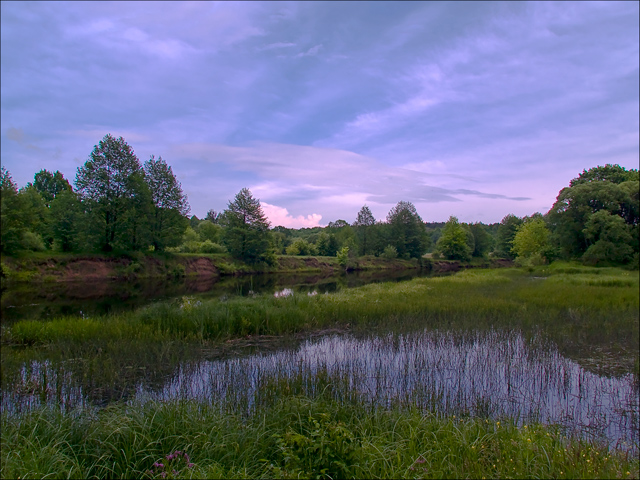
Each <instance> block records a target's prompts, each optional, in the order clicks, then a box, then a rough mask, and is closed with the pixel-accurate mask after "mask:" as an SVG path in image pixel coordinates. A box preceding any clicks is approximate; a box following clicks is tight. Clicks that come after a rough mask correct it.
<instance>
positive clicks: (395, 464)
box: [0, 264, 640, 478]
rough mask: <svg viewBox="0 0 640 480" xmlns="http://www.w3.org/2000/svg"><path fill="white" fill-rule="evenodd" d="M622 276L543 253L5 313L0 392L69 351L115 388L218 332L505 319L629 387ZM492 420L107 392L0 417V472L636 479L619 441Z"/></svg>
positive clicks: (329, 401) (197, 349)
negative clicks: (333, 285) (277, 286)
mask: <svg viewBox="0 0 640 480" xmlns="http://www.w3.org/2000/svg"><path fill="white" fill-rule="evenodd" d="M638 283H639V282H638V272H629V271H625V270H621V269H615V268H601V269H595V268H588V267H581V266H576V265H570V264H552V265H551V266H546V267H538V268H536V269H532V270H530V271H529V270H521V269H499V270H468V271H464V272H461V273H458V274H456V275H454V276H449V277H440V278H418V279H414V280H411V281H408V282H401V283H384V284H370V285H367V286H364V287H359V288H355V289H348V290H342V291H340V292H337V293H332V294H328V295H324V294H322V293H319V294H317V295H306V294H305V295H299V294H296V295H289V296H286V295H285V296H281V297H275V296H273V295H269V296H260V295H258V296H255V297H249V298H229V299H222V300H218V299H215V300H207V301H200V300H198V299H197V298H195V297H182V298H181V299H180V300H179V301H174V302H167V303H159V304H155V305H152V306H149V307H145V308H142V309H140V310H138V311H135V312H131V313H126V314H116V315H110V316H104V317H96V318H84V319H80V318H75V317H63V318H55V319H52V320H48V321H19V322H17V323H15V324H13V325H11V326H3V328H2V343H3V348H2V353H1V358H2V364H1V377H2V387H3V391H5V389H6V388H7V387H8V386H10V385H14V384H16V382H18V381H19V377H20V375H22V374H21V373H20V372H21V369H22V368H23V367H24V365H28V364H30V363H31V362H33V361H40V362H45V361H47V362H50V364H51V365H52V366H53V365H57V364H59V363H60V362H63V361H70V359H74V360H77V363H81V364H82V368H81V369H80V370H79V372H81V373H80V376H81V377H82V378H85V379H86V382H87V383H86V384H83V385H85V387H86V388H87V390H88V389H89V387H90V385H91V382H94V383H100V384H101V385H104V384H107V385H108V384H109V382H112V383H113V384H114V385H115V384H116V383H117V382H120V381H122V378H123V377H127V376H129V377H130V383H131V384H133V383H135V382H136V381H137V379H139V377H137V376H136V375H138V374H139V372H141V371H149V370H153V371H154V373H153V374H152V375H157V376H158V377H159V378H160V377H163V376H165V375H168V374H170V373H171V371H172V368H173V366H175V365H176V364H177V363H178V362H183V361H185V360H186V359H189V358H195V359H197V358H198V356H199V355H202V352H204V351H208V350H212V349H216V348H217V347H219V346H224V345H228V344H229V341H235V340H234V339H244V340H246V339H254V340H257V339H260V338H271V337H285V338H286V336H288V335H295V334H298V335H304V334H308V333H311V332H319V331H320V332H321V331H325V330H327V329H339V330H351V331H354V332H356V331H375V330H376V329H378V330H379V331H381V332H384V331H386V332H388V331H396V332H403V331H411V330H419V329H425V328H426V329H429V330H443V331H447V330H448V331H452V330H455V331H471V330H478V329H481V330H482V329H509V330H514V329H515V330H518V331H521V332H522V334H523V335H524V336H530V337H537V336H543V337H545V338H547V339H548V340H550V341H552V342H554V343H555V344H557V346H558V349H559V351H560V352H562V354H563V355H565V356H567V357H569V358H573V359H575V360H576V361H577V362H579V363H580V364H581V365H585V368H589V369H591V370H593V371H594V372H596V373H598V374H605V375H625V374H632V375H634V376H635V379H636V380H635V382H636V384H637V382H638V376H639V372H638V368H639V367H638V364H639V362H638V336H639V316H640V314H639V294H638ZM78 359H81V360H82V361H81V362H80V360H78ZM52 368H54V367H52ZM96 379H99V380H96ZM34 388H35V387H34ZM59 388H60V389H62V388H63V386H60V387H59ZM635 414H636V415H637V412H636V413H635ZM501 422H502V423H500V424H498V423H497V421H496V419H495V418H494V419H491V418H487V417H485V418H482V417H480V416H474V417H468V416H463V417H462V418H460V417H458V418H454V417H451V416H444V417H443V416H435V415H434V414H432V413H428V412H426V413H425V412H424V411H418V410H417V409H413V408H408V407H406V406H389V407H388V408H386V409H381V408H377V407H376V408H374V407H372V406H371V405H370V404H368V403H366V402H359V401H358V400H357V399H353V398H351V399H350V401H348V402H336V401H335V399H333V398H330V397H325V396H323V395H319V396H317V397H314V398H309V397H306V396H304V395H297V394H293V393H292V394H291V395H290V396H288V397H285V398H281V399H279V400H277V401H274V402H271V403H265V404H264V405H261V406H260V407H259V408H258V409H257V410H256V411H255V412H253V413H252V414H251V415H249V416H247V415H242V414H240V413H238V412H233V411H226V412H225V411H221V410H220V409H218V408H215V406H213V405H207V404H206V403H205V404H203V403H195V402H191V401H184V400H183V401H176V402H165V403H155V402H148V403H146V404H137V403H135V402H134V403H128V404H126V403H123V402H115V403H113V404H111V405H110V406H108V407H107V408H104V409H101V410H94V409H83V410H81V411H75V410H71V411H64V410H63V409H60V408H46V407H42V408H36V409H34V410H33V411H31V412H30V413H24V414H20V415H10V414H9V413H7V412H5V411H3V412H2V453H1V455H2V467H1V472H0V473H1V476H2V477H3V478H12V477H18V476H19V477H20V478H27V477H29V478H44V477H51V478H58V477H69V478H85V477H97V478H103V477H114V478H115V477H117V478H127V477H141V476H148V477H157V478H171V477H176V478H178V477H179V478H184V477H187V478H188V477H193V478H214V477H217V478H240V477H265V478H269V477H273V478H336V477H368V478H399V477H402V478H443V477H448V478H482V477H486V478H498V477H507V478H516V477H527V478H531V477H539V478H637V477H638V459H637V457H636V456H635V455H634V454H631V453H629V451H628V450H613V449H611V448H610V447H609V446H607V445H604V444H601V443H599V442H598V441H595V440H591V441H586V440H580V439H577V438H566V437H564V436H563V435H562V434H561V432H560V431H559V430H557V429H556V428H555V427H552V426H542V425H537V424H533V425H516V424H514V423H513V422H512V421H510V420H509V419H503V420H501ZM636 448H637V446H636ZM175 452H180V453H179V454H175ZM185 452H186V453H187V454H188V455H189V458H188V459H187V458H186V457H185V456H184V453H185ZM174 454H175V455H174ZM167 456H170V458H169V459H168V460H167V458H166V457H167ZM160 464H162V466H160ZM154 465H155V466H154ZM174 470H175V473H174ZM163 473H164V476H163Z"/></svg>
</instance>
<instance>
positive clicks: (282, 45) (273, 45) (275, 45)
mask: <svg viewBox="0 0 640 480" xmlns="http://www.w3.org/2000/svg"><path fill="white" fill-rule="evenodd" d="M295 46H296V44H295V43H290V42H276V43H270V44H269V45H265V46H264V47H261V48H259V49H258V51H261V52H262V51H265V50H273V49H276V48H289V47H295Z"/></svg>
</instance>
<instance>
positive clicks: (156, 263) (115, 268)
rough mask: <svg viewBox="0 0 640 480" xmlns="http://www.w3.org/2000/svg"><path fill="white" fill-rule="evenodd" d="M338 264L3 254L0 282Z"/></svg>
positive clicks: (430, 266)
mask: <svg viewBox="0 0 640 480" xmlns="http://www.w3.org/2000/svg"><path fill="white" fill-rule="evenodd" d="M511 265H512V263H511V262H510V261H508V260H492V261H491V262H485V263H484V264H482V265H467V264H462V263H460V262H455V261H444V260H442V261H438V260H427V261H425V262H424V264H423V266H422V268H425V269H427V270H430V271H433V272H454V271H457V270H460V269H462V268H471V267H485V268H487V267H503V266H511ZM418 268H420V265H419V264H418V262H417V261H416V260H414V261H408V260H401V259H393V260H389V259H383V258H377V257H373V256H366V257H360V258H357V259H354V260H353V261H352V262H351V263H350V266H349V270H407V269H418ZM342 269H343V267H341V266H340V265H339V264H338V261H337V259H336V258H335V257H291V256H281V257H278V259H277V264H276V265H274V266H272V267H262V268H256V267H251V266H248V265H246V264H243V263H240V262H238V261H235V260H233V259H232V258H231V257H229V256H226V255H144V254H132V255H122V256H110V255H99V254H95V255H78V254H74V255H51V256H42V255H34V256H25V257H18V258H13V257H3V258H2V272H1V275H2V279H3V283H4V282H78V281H87V282H97V281H107V280H129V281H130V280H136V279H142V278H145V279H149V278H181V277H190V278H198V279H203V280H204V279H215V278H218V277H220V276H226V275H242V274H249V273H295V272H323V273H326V274H330V273H338V272H339V271H341V270H342Z"/></svg>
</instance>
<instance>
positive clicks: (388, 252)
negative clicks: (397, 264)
mask: <svg viewBox="0 0 640 480" xmlns="http://www.w3.org/2000/svg"><path fill="white" fill-rule="evenodd" d="M381 257H382V258H388V259H389V260H391V259H394V258H398V250H397V249H396V247H394V246H393V245H387V246H386V247H384V251H383V252H382V255H381Z"/></svg>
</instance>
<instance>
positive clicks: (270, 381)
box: [2, 330, 640, 450]
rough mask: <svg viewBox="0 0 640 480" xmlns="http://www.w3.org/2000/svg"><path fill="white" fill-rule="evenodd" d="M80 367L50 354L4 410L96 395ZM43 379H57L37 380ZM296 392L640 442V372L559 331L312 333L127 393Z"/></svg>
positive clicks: (232, 399)
mask: <svg viewBox="0 0 640 480" xmlns="http://www.w3.org/2000/svg"><path fill="white" fill-rule="evenodd" d="M71 371H72V368H62V369H60V368H59V369H58V370H56V369H54V368H53V367H52V365H50V364H34V365H32V366H31V367H30V368H29V369H26V368H25V369H23V372H22V377H21V378H22V380H21V385H22V386H18V388H15V389H14V390H13V392H11V393H8V394H5V395H3V399H2V408H3V410H5V411H14V412H16V413H17V412H18V411H25V410H29V409H30V408H33V407H36V406H38V405H41V404H51V405H61V406H62V408H66V409H69V410H72V409H73V408H75V407H86V406H88V405H90V404H91V402H90V401H89V400H88V397H87V395H86V394H85V392H84V391H83V387H82V386H81V385H80V384H79V383H80V382H78V381H74V379H73V378H72V377H73V374H72V373H71ZM43 372H45V374H44V375H43ZM42 382H45V383H47V384H48V386H47V387H46V388H36V387H37V385H40V384H42ZM74 384H75V385H76V386H75V387H73V386H72V385H74ZM29 388H32V389H33V392H29ZM292 394H299V395H306V396H309V397H318V396H329V397H330V398H332V399H334V400H337V401H339V402H365V403H368V404H370V405H371V406H378V407H383V408H384V407H391V406H400V407H403V406H415V407H418V408H420V409H423V410H424V411H430V412H435V413H437V414H441V415H445V416H446V415H471V416H479V417H481V418H483V417H486V418H491V419H503V418H511V419H514V420H515V421H516V422H517V423H518V424H520V425H522V424H527V423H529V422H532V421H541V422H543V423H546V424H557V425H560V426H561V427H563V429H564V430H565V431H566V432H567V433H569V434H575V435H579V436H581V437H595V438H597V439H600V440H602V441H606V442H608V443H609V444H610V445H612V446H617V447H620V448H623V449H627V450H629V449H630V450H637V448H638V442H639V418H638V408H639V404H640V400H639V391H638V383H637V379H636V378H635V377H634V376H633V375H631V374H626V375H622V376H618V377H607V376H600V375H597V374H594V373H591V372H589V371H587V370H585V369H584V368H582V367H581V366H580V365H579V364H577V363H575V362H574V361H572V360H569V359H567V358H565V357H563V356H562V355H561V354H560V353H559V352H558V350H557V348H556V347H555V346H554V344H553V343H551V342H550V341H548V340H544V339H543V338H542V337H535V336H534V337H531V338H528V339H527V338H525V337H524V336H523V335H522V334H521V333H520V332H518V331H504V330H484V331H482V330H478V331H470V332H460V331H427V330H424V331H417V332H407V333H402V334H393V333H386V334H369V335H366V336H356V335H353V334H332V335H326V336H323V337H320V338H309V339H306V340H304V341H302V342H301V343H300V344H299V345H298V346H296V347H293V348H280V349H278V350H276V351H258V352H253V353H248V354H244V355H233V356H230V357H228V358H222V359H219V360H200V361H191V362H183V363H180V364H178V365H176V367H175V369H174V370H173V372H172V373H171V374H169V375H167V376H166V378H164V379H163V380H162V381H159V382H157V383H155V384H150V383H149V382H146V381H139V382H138V383H137V384H136V385H135V388H133V389H132V393H131V395H130V396H129V397H128V400H127V401H128V402H131V403H144V402H147V401H150V400H156V401H170V400H196V401H199V402H203V403H208V404H213V405H217V406H219V408H220V409H221V410H224V411H234V412H240V413H244V414H248V415H249V414H251V413H252V412H253V411H255V409H256V408H257V407H259V406H261V405H269V404H272V403H273V402H275V401H277V400H278V399H280V398H285V397H288V396H290V395H292Z"/></svg>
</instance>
